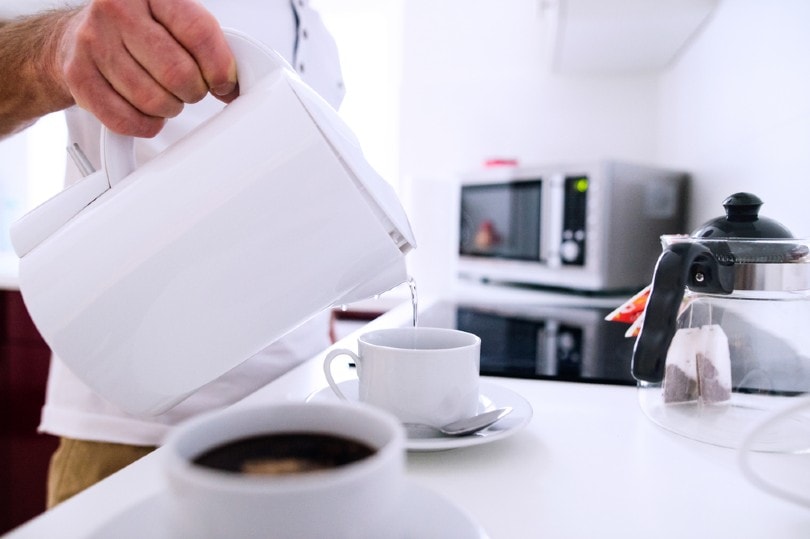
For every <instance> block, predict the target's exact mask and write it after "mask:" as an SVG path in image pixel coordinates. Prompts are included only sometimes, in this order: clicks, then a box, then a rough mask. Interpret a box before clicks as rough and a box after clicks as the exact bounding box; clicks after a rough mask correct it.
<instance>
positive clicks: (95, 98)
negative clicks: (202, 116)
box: [0, 0, 238, 137]
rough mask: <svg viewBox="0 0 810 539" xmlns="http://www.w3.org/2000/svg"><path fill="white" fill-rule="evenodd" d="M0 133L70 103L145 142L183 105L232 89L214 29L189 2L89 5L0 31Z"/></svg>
mask: <svg viewBox="0 0 810 539" xmlns="http://www.w3.org/2000/svg"><path fill="white" fill-rule="evenodd" d="M0 74H3V79H4V83H3V85H6V83H7V82H9V81H14V83H13V85H11V84H10V85H9V86H8V87H7V88H5V89H2V90H0V136H2V135H3V134H7V133H10V132H14V131H16V130H19V129H20V128H22V127H24V126H25V125H27V124H30V123H31V122H32V121H34V120H36V118H38V117H39V116H42V115H44V114H47V113H48V112H52V111H54V110H59V109H61V108H65V107H68V106H70V105H72V104H73V103H76V104H78V105H79V106H81V107H83V108H85V109H87V110H88V111H90V112H91V113H93V114H94V115H95V116H96V117H98V119H99V120H100V121H101V122H102V123H103V124H104V125H106V126H107V127H108V128H109V129H111V130H112V131H115V132H117V133H121V134H125V135H132V136H139V137H152V136H154V135H156V134H157V133H158V132H159V131H160V130H161V128H162V127H163V125H164V123H165V121H166V119H167V118H171V117H174V116H176V115H178V114H179V113H180V111H181V110H182V109H183V105H184V104H185V103H194V102H196V101H199V100H200V99H202V98H203V97H205V95H206V94H207V93H208V92H211V93H212V94H214V95H216V96H217V97H218V98H219V99H221V100H223V101H225V102H228V101H231V100H232V99H234V98H235V97H236V95H237V93H238V90H237V86H236V64H235V61H234V59H233V56H232V54H231V52H230V49H229V48H228V45H227V42H226V41H225V36H224V35H223V34H222V30H221V29H220V27H219V23H218V22H217V20H216V19H215V18H214V16H213V15H211V14H210V13H209V12H208V11H207V10H206V9H205V8H203V7H202V5H200V4H199V3H198V2H197V1H196V0H91V1H89V2H88V3H87V4H85V5H84V6H82V7H81V8H76V9H73V10H71V11H64V12H51V13H47V14H43V15H41V16H34V17H32V18H31V19H28V20H23V21H18V22H12V23H8V24H6V25H3V26H2V27H0Z"/></svg>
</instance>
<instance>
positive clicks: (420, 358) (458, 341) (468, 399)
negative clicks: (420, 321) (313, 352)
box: [324, 327, 481, 427]
mask: <svg viewBox="0 0 810 539" xmlns="http://www.w3.org/2000/svg"><path fill="white" fill-rule="evenodd" d="M480 354H481V339H480V338H478V336H476V335H473V334H472V333H467V332H465V331H459V330H455V329H444V328H430V327H415V328H413V327H408V328H390V329H380V330H376V331H371V332H368V333H365V334H363V335H361V336H360V338H359V339H358V350H357V353H355V352H353V351H351V350H347V349H342V348H340V349H336V350H333V351H331V352H329V354H327V356H326V358H325V359H324V373H325V374H326V380H327V381H328V382H329V386H330V387H331V388H332V390H333V391H334V392H335V393H336V394H337V395H338V397H340V398H341V399H344V400H348V399H347V397H346V395H345V394H344V392H343V391H342V390H341V388H340V385H339V384H338V383H337V382H335V380H334V377H333V376H332V369H331V365H332V362H333V361H334V360H335V359H336V358H337V357H339V356H344V355H346V356H349V357H350V358H352V359H353V360H354V363H355V365H356V366H357V377H358V396H359V399H360V401H362V402H364V403H367V404H371V405H373V406H376V407H379V408H383V409H385V410H387V411H389V412H391V413H393V414H394V415H395V416H397V417H398V418H399V419H400V421H402V422H403V423H420V424H425V425H430V426H433V427H440V426H442V425H446V424H448V423H451V422H453V421H457V420H459V419H464V418H466V417H470V416H473V415H475V414H476V413H477V411H478V391H479V389H478V386H479V368H480Z"/></svg>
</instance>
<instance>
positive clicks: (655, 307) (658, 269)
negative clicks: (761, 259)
mask: <svg viewBox="0 0 810 539" xmlns="http://www.w3.org/2000/svg"><path fill="white" fill-rule="evenodd" d="M698 275H700V276H701V278H698V277H697V276H698ZM687 287H689V288H690V289H698V290H700V291H702V292H707V293H719V294H730V293H731V292H733V291H734V264H733V263H720V262H718V260H717V258H715V256H714V254H712V252H711V251H710V250H709V248H708V247H706V246H705V245H703V244H701V243H700V242H683V243H675V244H673V245H670V246H669V247H667V248H666V249H665V250H664V252H663V253H661V256H659V257H658V262H657V263H656V265H655V273H654V274H653V282H652V288H651V290H650V297H649V298H648V300H647V306H646V308H645V310H644V321H643V322H642V325H641V332H640V333H639V335H638V338H637V339H636V344H635V346H634V348H633V359H632V372H633V377H634V378H635V379H636V380H639V381H641V382H651V383H658V382H661V381H662V380H663V379H664V371H665V368H666V357H667V351H668V350H669V345H670V344H671V343H672V338H673V337H674V336H675V331H676V330H677V321H678V315H679V314H680V313H679V311H680V305H681V301H682V300H683V295H684V292H685V290H686V288H687Z"/></svg>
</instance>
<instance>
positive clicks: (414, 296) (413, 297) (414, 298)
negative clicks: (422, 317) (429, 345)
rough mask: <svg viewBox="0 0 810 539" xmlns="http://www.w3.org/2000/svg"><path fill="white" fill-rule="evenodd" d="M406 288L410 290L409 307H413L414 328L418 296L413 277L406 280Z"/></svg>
mask: <svg viewBox="0 0 810 539" xmlns="http://www.w3.org/2000/svg"><path fill="white" fill-rule="evenodd" d="M408 287H409V288H410V289H411V306H412V307H413V327H416V324H417V322H418V320H419V315H418V308H419V296H418V294H417V293H416V280H415V279H414V278H413V277H410V278H409V279H408Z"/></svg>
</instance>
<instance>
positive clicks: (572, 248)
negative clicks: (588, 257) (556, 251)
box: [560, 240, 580, 262]
mask: <svg viewBox="0 0 810 539" xmlns="http://www.w3.org/2000/svg"><path fill="white" fill-rule="evenodd" d="M579 253H580V248H579V244H578V243H577V242H575V241H573V240H572V241H564V242H563V243H562V245H561V246H560V256H561V257H562V259H563V260H564V261H566V262H573V261H574V260H576V259H577V258H579Z"/></svg>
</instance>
